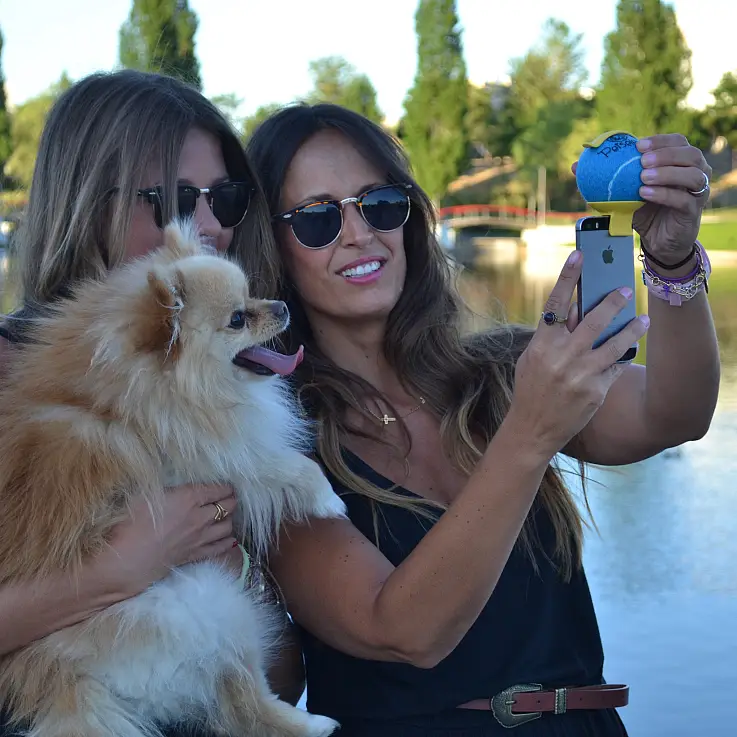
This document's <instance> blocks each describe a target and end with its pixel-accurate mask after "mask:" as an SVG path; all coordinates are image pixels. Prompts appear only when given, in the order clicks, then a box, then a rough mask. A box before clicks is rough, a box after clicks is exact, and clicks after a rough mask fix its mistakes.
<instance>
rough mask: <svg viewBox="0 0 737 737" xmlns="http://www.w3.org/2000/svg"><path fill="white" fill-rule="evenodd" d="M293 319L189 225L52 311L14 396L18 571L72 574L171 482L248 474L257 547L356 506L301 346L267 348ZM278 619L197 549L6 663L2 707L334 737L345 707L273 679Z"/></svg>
mask: <svg viewBox="0 0 737 737" xmlns="http://www.w3.org/2000/svg"><path fill="white" fill-rule="evenodd" d="M288 322H289V312H288V310H287V307H286V305H285V304H284V303H283V302H274V301H266V300H255V299H251V298H250V297H249V292H248V282H247V279H246V277H245V275H244V273H243V271H242V270H241V269H240V268H239V267H237V266H236V265H235V264H234V263H232V262H231V261H229V260H227V259H226V258H224V257H220V256H217V255H212V254H209V253H206V252H204V250H203V249H202V246H201V243H200V241H199V240H198V237H197V233H196V231H195V229H194V226H193V225H192V224H191V223H174V224H172V225H170V226H169V227H168V228H167V229H166V231H165V235H164V245H163V246H162V248H160V249H158V250H157V251H155V252H154V253H152V254H151V255H149V256H147V257H145V258H143V259H139V260H137V261H135V262H133V263H131V264H129V265H126V266H123V267H121V268H119V269H116V270H114V271H113V272H111V274H110V275H109V277H108V278H107V279H106V280H105V281H102V282H87V283H83V284H82V285H81V286H79V287H78V288H77V289H76V290H75V293H74V295H73V298H72V299H69V300H66V301H64V302H63V303H61V304H59V305H58V307H56V308H55V310H54V312H53V313H52V314H51V315H50V316H48V317H44V318H43V319H40V320H39V323H38V325H37V326H36V327H35V328H34V335H33V338H34V340H33V342H32V343H30V344H28V345H27V346H25V347H24V348H23V349H22V350H20V351H18V352H17V354H18V355H17V356H16V357H15V358H14V361H13V363H12V365H11V368H10V371H9V373H8V378H7V380H6V381H5V382H4V386H3V390H2V392H1V393H0V520H2V521H3V523H2V525H0V584H9V583H14V582H22V581H32V580H37V579H39V578H41V577H43V576H44V575H45V574H48V573H49V572H51V571H55V570H59V569H63V570H67V571H74V570H75V569H76V568H77V567H78V566H79V565H80V563H81V562H82V561H83V560H84V559H85V558H87V557H89V556H93V555H95V553H97V552H99V551H100V550H101V549H102V548H103V546H105V545H106V544H107V539H108V537H109V533H110V531H111V528H112V527H113V526H114V525H115V524H116V523H118V522H120V521H121V520H122V519H124V518H125V517H126V515H127V514H128V509H129V505H130V502H131V500H132V499H134V498H135V497H137V496H138V495H143V496H144V497H145V498H146V499H147V500H148V502H149V506H150V509H151V512H152V514H154V515H155V514H156V509H157V505H158V504H159V502H160V501H161V499H162V495H163V494H165V493H166V491H165V487H167V486H174V485H179V484H185V483H193V482H200V483H205V482H222V483H230V484H231V485H232V486H233V487H234V488H235V490H236V497H237V500H238V505H239V508H238V511H237V512H236V513H235V514H234V516H233V523H234V529H235V530H236V535H237V536H240V535H242V537H243V539H245V540H248V543H249V546H250V551H251V553H252V554H256V555H259V556H260V555H263V554H264V552H265V551H266V550H267V549H268V547H269V546H270V545H271V544H274V542H276V534H277V531H278V528H279V525H280V523H281V522H283V521H285V520H287V519H289V520H295V521H296V520H305V519H308V518H309V517H311V516H313V517H339V516H342V515H343V514H344V512H345V507H344V504H343V502H342V501H341V500H340V498H339V497H338V496H337V495H336V494H335V493H334V492H333V490H332V488H331V486H330V484H329V483H328V481H327V479H326V478H325V476H324V475H323V473H322V471H321V469H320V467H319V466H318V465H317V464H316V463H315V462H314V461H312V460H310V459H309V458H308V457H307V456H306V455H305V452H306V451H307V450H308V447H307V442H308V432H307V431H308V429H309V428H308V426H307V425H306V421H305V420H304V419H303V418H302V417H301V415H300V414H299V413H298V412H297V410H296V405H295V404H293V402H292V400H291V399H290V394H289V391H288V389H287V387H286V386H285V383H284V380H283V379H281V378H280V377H279V376H278V375H279V374H281V375H287V374H289V373H290V372H291V371H293V370H294V368H295V367H296V365H297V364H298V363H299V361H300V360H301V355H302V354H301V349H300V352H299V353H298V354H296V355H294V356H285V355H281V354H278V353H275V352H272V351H270V350H268V349H267V348H265V347H264V346H263V345H262V344H263V343H265V342H267V341H269V340H270V339H272V338H274V337H275V336H276V335H278V334H279V333H280V332H282V331H283V330H284V329H285V328H286V327H287V325H288ZM274 621H275V617H274V616H273V609H272V610H270V608H269V606H268V605H267V604H266V603H265V602H264V601H263V600H262V599H261V598H260V595H259V594H258V593H257V592H256V591H254V590H253V589H252V588H249V587H244V586H243V584H242V583H241V582H240V581H239V577H238V575H237V573H234V572H231V571H230V570H228V569H227V568H226V567H225V566H223V565H222V564H220V563H219V562H216V561H203V562H197V563H192V564H189V565H186V566H182V567H180V568H177V569H175V570H173V571H172V572H171V574H170V575H169V576H168V577H166V578H165V579H163V580H162V581H160V582H158V583H156V584H154V585H152V586H151V587H150V588H149V589H148V590H146V591H145V592H144V593H142V594H140V595H138V596H135V597H133V598H131V599H128V600H126V601H123V602H121V603H118V604H115V605H113V606H111V607H110V608H108V609H106V610H104V611H102V612H101V613H99V614H96V615H94V616H93V617H92V618H90V619H88V620H87V621H85V622H83V623H80V624H78V625H75V626H72V627H68V628H66V629H63V630H61V631H59V632H56V633H54V634H52V635H49V636H48V637H45V638H43V639H42V640H39V641H37V642H35V643H33V644H31V645H29V646H28V647H25V648H23V649H21V650H19V651H16V652H15V653H12V654H11V655H8V656H6V657H4V658H2V659H0V703H1V702H2V701H6V702H7V703H8V704H9V705H10V709H11V713H12V715H13V721H14V722H15V723H18V724H21V725H24V728H26V727H27V729H28V732H27V733H28V734H29V735H31V736H32V737H143V736H146V737H151V736H153V735H157V734H159V732H158V730H157V727H156V726H155V725H156V724H166V723H172V722H177V721H180V720H182V719H184V718H193V719H198V720H201V721H202V723H203V724H204V726H205V727H206V728H207V729H209V730H211V731H213V732H215V733H216V734H222V735H232V736H233V737H240V736H241V735H260V736H261V735H262V736H264V737H280V736H282V735H284V736H286V737H292V736H294V737H301V736H308V737H320V736H322V735H328V734H330V733H331V732H333V731H334V729H335V728H336V727H337V726H338V724H337V722H335V721H333V720H332V719H329V718H327V717H324V716H320V715H312V714H309V713H307V712H305V711H303V710H301V709H297V708H294V707H292V706H291V705H289V704H287V703H285V702H283V701H280V700H279V699H278V698H277V697H276V696H275V695H274V694H273V693H272V692H271V690H270V688H269V686H268V684H267V681H266V677H265V672H266V670H265V669H266V662H267V661H266V658H267V656H268V654H269V652H270V647H273V644H274V639H275V637H276V633H275V627H274V624H273V622H274Z"/></svg>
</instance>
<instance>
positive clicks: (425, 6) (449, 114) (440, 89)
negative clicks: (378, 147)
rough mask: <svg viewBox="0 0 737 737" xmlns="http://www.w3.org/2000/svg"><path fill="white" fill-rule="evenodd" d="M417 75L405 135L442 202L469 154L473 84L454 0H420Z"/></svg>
mask: <svg viewBox="0 0 737 737" xmlns="http://www.w3.org/2000/svg"><path fill="white" fill-rule="evenodd" d="M415 29H416V32H417V52H418V53H417V56H418V59H417V74H416V76H415V82H414V85H413V87H412V89H411V90H410V91H409V93H408V95H407V99H406V100H405V103H404V109H405V116H404V119H403V121H402V124H401V130H402V138H403V141H404V144H405V146H406V148H407V151H408V152H409V155H410V159H411V162H412V167H413V169H414V171H415V174H416V176H417V180H418V181H419V183H420V185H421V186H422V187H423V188H424V189H425V190H426V191H427V193H428V195H429V196H430V197H431V198H432V199H433V201H434V202H436V203H437V202H439V201H440V198H441V197H442V196H443V195H444V194H445V192H446V190H447V187H448V185H449V184H450V182H452V181H453V180H454V179H455V178H456V177H457V176H458V175H459V174H461V173H462V171H463V169H464V166H465V163H466V159H467V155H468V133H467V126H466V125H465V116H466V112H467V109H468V82H467V80H466V64H465V62H464V60H463V44H462V41H461V30H460V28H459V26H458V13H457V12H456V3H455V0H420V4H419V7H418V8H417V12H416V13H415Z"/></svg>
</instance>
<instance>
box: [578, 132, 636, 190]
mask: <svg viewBox="0 0 737 737" xmlns="http://www.w3.org/2000/svg"><path fill="white" fill-rule="evenodd" d="M636 143H637V138H635V136H633V135H632V134H630V133H624V132H622V131H617V132H615V133H613V134H612V135H610V136H608V137H607V138H605V139H604V140H603V141H600V140H598V139H595V140H594V141H593V142H592V143H591V144H589V145H588V146H587V147H586V148H584V150H583V153H582V154H581V157H580V158H579V160H578V167H577V168H576V184H577V185H578V191H579V192H580V193H581V196H582V197H583V198H584V199H585V200H586V202H612V201H614V202H623V201H629V202H631V201H639V202H642V197H640V187H641V186H642V180H641V179H640V174H641V173H642V164H641V163H640V152H639V151H638V150H637V148H636ZM595 144H598V145H595Z"/></svg>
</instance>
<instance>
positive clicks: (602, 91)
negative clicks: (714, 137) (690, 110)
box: [597, 0, 692, 136]
mask: <svg viewBox="0 0 737 737" xmlns="http://www.w3.org/2000/svg"><path fill="white" fill-rule="evenodd" d="M691 85H692V77H691V51H690V50H689V48H688V46H687V45H686V41H685V40H684V38H683V34H682V33H681V29H680V28H679V27H678V23H677V20H676V13H675V10H674V9H673V7H672V6H671V5H669V4H667V3H665V2H662V0H619V3H618V5H617V24H616V27H615V29H614V30H613V31H612V32H611V33H609V34H608V35H607V36H606V38H605V40H604V60H603V62H602V68H601V82H600V88H599V91H598V94H597V111H598V114H599V118H600V119H601V122H602V124H603V125H604V126H605V130H607V129H608V130H611V129H620V130H628V131H631V132H632V133H634V134H635V135H637V136H644V135H650V134H653V133H666V132H669V131H675V130H682V129H683V128H684V126H685V125H686V111H685V109H684V102H685V100H686V96H687V95H688V93H689V91H690V89H691Z"/></svg>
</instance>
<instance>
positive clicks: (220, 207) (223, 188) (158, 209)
mask: <svg viewBox="0 0 737 737" xmlns="http://www.w3.org/2000/svg"><path fill="white" fill-rule="evenodd" d="M252 192H253V187H251V185H250V184H247V183H246V182H223V183H222V184H216V185H215V186H214V187H203V188H202V189H200V188H199V187H194V186H192V185H191V184H180V185H178V186H177V210H178V212H179V215H180V216H181V217H191V216H192V215H194V212H195V210H196V209H197V200H198V199H199V197H200V195H204V196H205V199H206V200H207V204H208V205H209V206H210V209H211V210H212V214H213V215H214V216H215V217H216V218H217V220H218V222H219V223H220V225H222V226H223V228H235V226H236V225H239V224H240V223H241V222H243V218H244V217H246V213H247V212H248V205H249V204H250V203H251V193H252ZM138 196H139V197H143V198H144V199H145V200H146V201H147V202H148V203H149V204H151V205H152V206H153V209H154V220H155V222H156V225H157V226H158V227H159V228H162V227H163V223H164V216H163V202H164V190H163V187H161V186H159V187H151V188H150V189H139V190H138Z"/></svg>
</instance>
